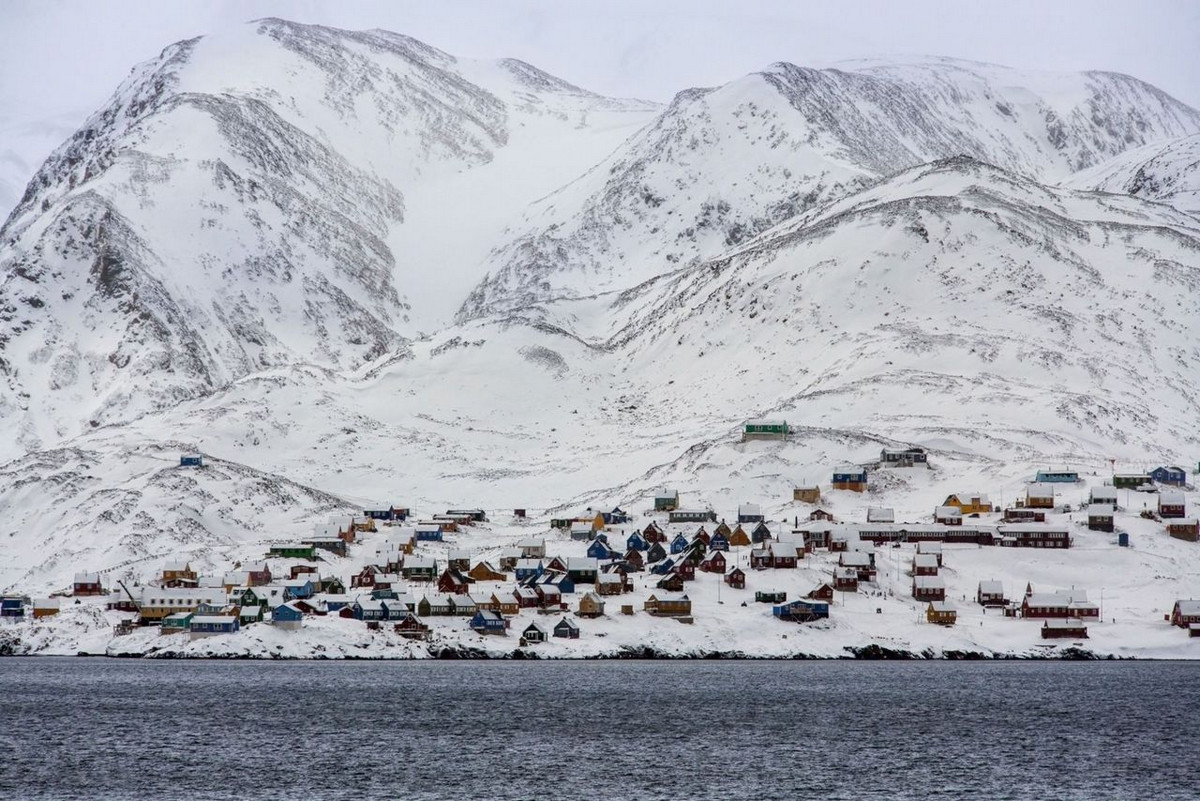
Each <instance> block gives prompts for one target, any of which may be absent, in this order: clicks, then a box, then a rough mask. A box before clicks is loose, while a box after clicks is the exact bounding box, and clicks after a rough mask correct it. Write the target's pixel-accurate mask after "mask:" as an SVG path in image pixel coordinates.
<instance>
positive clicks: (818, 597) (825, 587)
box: [808, 582, 858, 602]
mask: <svg viewBox="0 0 1200 801" xmlns="http://www.w3.org/2000/svg"><path fill="white" fill-rule="evenodd" d="M855 589H858V586H857V582H856V584H855ZM808 597H809V598H812V599H813V600H815V601H826V602H829V601H832V600H833V585H832V584H828V583H826V584H822V585H821V586H819V587H817V588H816V589H815V590H813V591H812V592H810V593H809V594H808Z"/></svg>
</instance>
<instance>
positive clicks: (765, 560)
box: [750, 548, 774, 570]
mask: <svg viewBox="0 0 1200 801" xmlns="http://www.w3.org/2000/svg"><path fill="white" fill-rule="evenodd" d="M773 561H774V560H773V559H772V558H771V552H770V551H769V550H767V549H766V548H755V549H754V550H752V551H751V552H750V567H752V568H753V569H755V570H766V569H767V568H768V567H770V566H771V564H772V562H773Z"/></svg>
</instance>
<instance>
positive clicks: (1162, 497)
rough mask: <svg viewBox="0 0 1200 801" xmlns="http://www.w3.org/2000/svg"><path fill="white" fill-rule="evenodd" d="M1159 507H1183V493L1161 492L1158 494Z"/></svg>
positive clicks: (1175, 491) (1176, 491) (1173, 491)
mask: <svg viewBox="0 0 1200 801" xmlns="http://www.w3.org/2000/svg"><path fill="white" fill-rule="evenodd" d="M1158 503H1159V505H1160V506H1183V504H1184V497H1183V493H1182V492H1179V491H1178V490H1163V491H1162V492H1160V493H1159V494H1158Z"/></svg>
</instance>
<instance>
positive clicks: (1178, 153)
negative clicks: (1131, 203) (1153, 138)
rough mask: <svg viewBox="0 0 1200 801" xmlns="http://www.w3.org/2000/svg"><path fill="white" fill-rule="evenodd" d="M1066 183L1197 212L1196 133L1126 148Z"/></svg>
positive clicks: (1199, 144) (1199, 152)
mask: <svg viewBox="0 0 1200 801" xmlns="http://www.w3.org/2000/svg"><path fill="white" fill-rule="evenodd" d="M1066 183H1067V185H1069V186H1074V187H1078V188H1080V189H1095V190H1098V191H1100V192H1115V193H1118V194H1125V195H1134V196H1135V197H1140V198H1143V199H1145V200H1154V201H1158V202H1159V203H1167V204H1169V205H1171V206H1174V207H1175V208H1177V209H1180V210H1181V211H1186V212H1189V213H1191V214H1200V135H1196V136H1185V137H1182V138H1180V139H1171V140H1168V141H1166V142H1154V143H1152V144H1149V145H1145V146H1143V147H1139V148H1134V149H1132V150H1127V151H1126V152H1124V153H1121V154H1120V155H1118V156H1114V157H1113V158H1112V159H1110V160H1108V161H1106V162H1103V163H1102V164H1097V165H1096V166H1095V167H1092V168H1090V169H1087V170H1084V171H1082V172H1080V173H1077V174H1076V175H1073V176H1072V177H1071V178H1070V180H1069V181H1067V182H1066Z"/></svg>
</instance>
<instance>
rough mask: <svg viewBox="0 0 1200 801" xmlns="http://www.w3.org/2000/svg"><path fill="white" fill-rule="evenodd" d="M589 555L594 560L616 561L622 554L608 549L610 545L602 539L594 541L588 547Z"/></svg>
mask: <svg viewBox="0 0 1200 801" xmlns="http://www.w3.org/2000/svg"><path fill="white" fill-rule="evenodd" d="M587 555H588V556H590V557H591V558H593V559H616V558H617V557H618V556H620V554H618V553H616V552H614V551H613V549H612V548H609V547H608V543H607V542H604V541H602V540H601V539H600V538H598V537H597V538H596V539H594V540H592V544H591V545H589V546H588V549H587Z"/></svg>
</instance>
